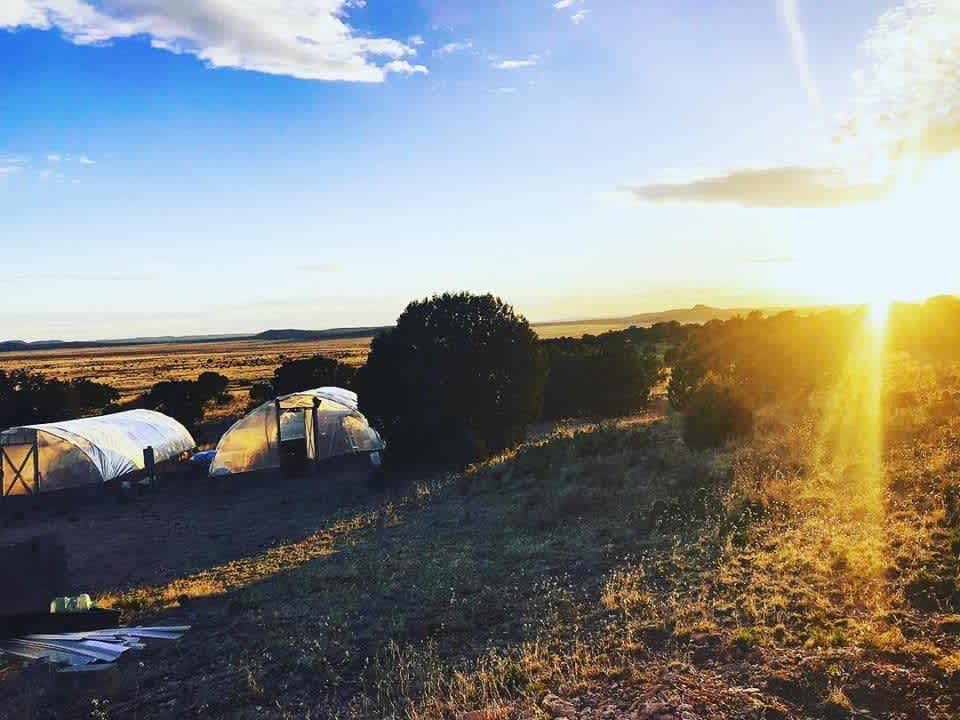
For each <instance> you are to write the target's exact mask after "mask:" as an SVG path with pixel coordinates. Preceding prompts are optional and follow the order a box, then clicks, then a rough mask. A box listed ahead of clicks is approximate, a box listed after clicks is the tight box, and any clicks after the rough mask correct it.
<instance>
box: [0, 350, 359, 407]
mask: <svg viewBox="0 0 960 720" xmlns="http://www.w3.org/2000/svg"><path fill="white" fill-rule="evenodd" d="M369 349H370V338H349V339H341V340H316V341H309V342H294V341H288V342H277V341H265V340H231V341H223V342H208V343H160V344H154V345H134V346H129V347H110V348H87V349H79V350H76V349H70V350H35V351H30V352H13V353H0V370H15V369H20V368H24V367H29V368H30V369H31V370H33V371H35V372H39V373H42V374H44V375H47V376H49V377H55V378H60V379H63V380H70V379H73V378H79V377H86V378H89V379H91V380H96V381H97V382H102V383H106V384H108V385H111V386H113V387H115V388H117V390H119V391H120V395H121V401H127V400H131V399H133V398H134V397H136V396H137V395H139V394H140V393H143V392H145V391H146V390H148V389H150V387H151V386H152V385H153V384H154V383H156V382H158V381H159V380H195V379H196V378H197V376H198V375H199V374H200V373H202V372H204V371H207V370H210V371H214V372H219V373H222V374H224V375H226V376H227V377H228V378H230V392H231V395H233V397H234V402H233V405H227V406H221V407H218V408H214V409H213V411H212V413H211V416H212V417H213V418H215V417H217V416H227V415H232V414H236V413H237V412H238V411H242V409H243V408H245V407H246V404H247V401H248V398H247V392H248V391H249V389H250V386H251V385H252V384H253V383H254V382H257V381H259V380H266V379H269V378H270V376H271V375H272V374H273V371H274V370H275V369H276V368H277V367H278V366H280V365H281V364H282V363H283V362H285V361H286V360H294V359H298V358H304V357H309V356H311V355H317V354H321V355H326V356H328V357H332V358H336V359H337V360H340V361H341V362H345V363H349V364H351V365H360V364H362V363H363V362H364V361H365V360H366V357H367V352H368V351H369Z"/></svg>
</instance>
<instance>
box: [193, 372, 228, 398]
mask: <svg viewBox="0 0 960 720" xmlns="http://www.w3.org/2000/svg"><path fill="white" fill-rule="evenodd" d="M229 385H230V378H228V377H227V376H226V375H221V374H220V373H218V372H212V371H210V370H208V371H206V372H202V373H200V377H198V378H197V380H196V387H195V388H194V390H195V392H196V393H197V394H198V395H199V396H200V397H204V398H207V399H208V400H217V401H221V400H223V399H224V398H225V397H226V395H227V387H228V386H229Z"/></svg>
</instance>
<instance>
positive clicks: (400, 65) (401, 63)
mask: <svg viewBox="0 0 960 720" xmlns="http://www.w3.org/2000/svg"><path fill="white" fill-rule="evenodd" d="M383 69H384V70H386V71H387V72H391V73H398V74H400V75H429V74H430V71H429V70H428V69H427V66H426V65H411V64H410V63H408V62H407V61H406V60H391V61H390V62H388V63H387V64H386V65H384V66H383Z"/></svg>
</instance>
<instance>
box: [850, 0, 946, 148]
mask: <svg viewBox="0 0 960 720" xmlns="http://www.w3.org/2000/svg"><path fill="white" fill-rule="evenodd" d="M863 54H864V56H865V57H864V67H863V69H862V70H860V71H858V72H857V73H856V74H855V81H856V82H857V85H858V91H859V96H858V97H857V100H856V107H855V109H854V111H853V112H852V113H851V114H850V115H849V117H847V118H845V120H844V122H843V126H842V127H841V130H840V139H843V140H852V141H855V142H861V143H863V144H864V146H865V150H866V151H869V150H871V149H872V148H871V146H874V145H875V144H876V143H877V142H878V141H880V142H886V143H888V144H889V145H890V146H891V148H892V149H891V156H892V158H893V159H896V157H898V156H900V155H903V154H905V153H909V152H918V153H920V154H934V155H938V154H946V153H948V152H953V151H956V150H960V83H958V82H957V79H958V78H960V0H907V2H905V3H903V4H902V5H899V6H897V7H895V8H893V9H891V10H888V11H887V12H885V13H883V14H882V15H881V16H880V18H879V19H878V20H877V22H876V24H875V26H874V28H873V29H872V31H871V32H870V33H869V35H868V36H867V39H866V41H865V43H864V45H863Z"/></svg>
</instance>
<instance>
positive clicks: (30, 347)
mask: <svg viewBox="0 0 960 720" xmlns="http://www.w3.org/2000/svg"><path fill="white" fill-rule="evenodd" d="M382 329H383V328H381V327H358V328H332V329H329V330H266V331H264V332H261V333H257V334H243V335H237V334H231V335H160V336H151V337H135V338H117V339H115V340H70V341H64V340H36V341H34V342H25V341H23V340H6V341H0V353H12V352H32V351H37V350H83V349H90V348H111V347H128V346H131V345H161V344H181V345H183V344H190V343H215V342H229V341H231V340H268V341H272V342H284V341H295V340H297V341H309V340H336V339H338V338H363V337H373V336H374V335H376V334H377V333H378V332H379V331H380V330H382Z"/></svg>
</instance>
